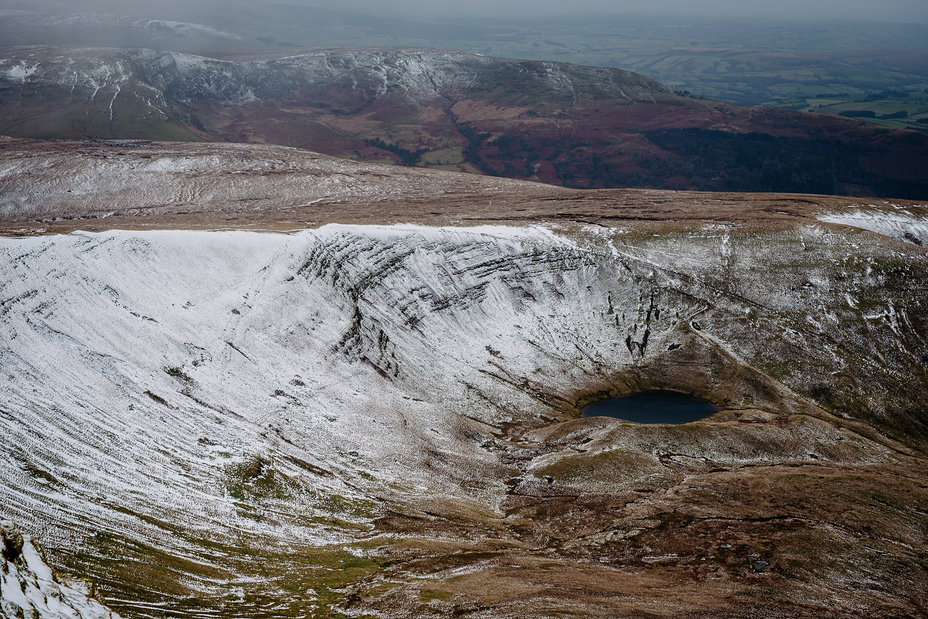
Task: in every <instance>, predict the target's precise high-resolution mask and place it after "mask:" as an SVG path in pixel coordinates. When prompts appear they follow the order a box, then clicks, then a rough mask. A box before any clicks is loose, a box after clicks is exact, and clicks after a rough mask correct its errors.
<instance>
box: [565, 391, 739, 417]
mask: <svg viewBox="0 0 928 619" xmlns="http://www.w3.org/2000/svg"><path fill="white" fill-rule="evenodd" d="M720 410H721V409H720V408H717V407H716V406H715V405H714V404H712V402H707V401H706V400H701V399H699V398H694V397H692V396H689V395H686V394H683V393H677V392H676V391H642V392H641V393H633V394H632V395H626V396H622V397H621V398H613V399H611V400H600V401H599V402H593V403H592V404H587V405H586V406H584V407H583V410H582V411H581V412H580V416H581V417H615V418H617V419H624V420H625V421H634V422H636V423H687V422H689V421H696V420H697V419H703V418H705V417H708V416H709V415H711V414H713V413H717V412H718V411H720Z"/></svg>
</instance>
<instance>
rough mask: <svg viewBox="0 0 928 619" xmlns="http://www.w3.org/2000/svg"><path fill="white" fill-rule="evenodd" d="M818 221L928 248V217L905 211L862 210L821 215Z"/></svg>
mask: <svg viewBox="0 0 928 619" xmlns="http://www.w3.org/2000/svg"><path fill="white" fill-rule="evenodd" d="M818 219H819V221H824V222H828V223H833V224H842V225H845V226H853V227H855V228H861V229H863V230H869V231H870V232H876V233H877V234H882V235H883V236H888V237H892V238H895V239H899V240H900V241H904V242H906V243H910V244H912V245H918V246H919V247H928V217H925V216H918V215H914V214H912V213H909V212H905V211H903V212H901V213H887V212H878V211H870V210H860V211H857V212H853V213H831V214H827V215H820V216H819V217H818Z"/></svg>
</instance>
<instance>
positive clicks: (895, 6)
mask: <svg viewBox="0 0 928 619" xmlns="http://www.w3.org/2000/svg"><path fill="white" fill-rule="evenodd" d="M290 2H293V3H299V4H307V5H314V6H328V7H330V8H331V7H332V5H331V4H330V3H322V2H318V1H315V0H290ZM339 7H340V8H344V9H348V8H359V9H363V10H367V11H371V12H376V13H378V14H389V13H391V12H396V13H402V14H405V15H409V14H419V15H449V16H450V15H468V16H478V15H482V16H492V15H506V16H514V15H518V16H522V17H527V16H533V15H539V16H540V15H544V16H551V15H566V14H571V13H611V14H621V13H650V14H654V13H662V14H667V15H672V16H688V15H693V16H701V17H713V18H717V17H771V18H778V19H798V20H810V19H814V20H820V19H864V20H877V21H896V22H903V23H913V22H917V23H928V0H572V1H570V2H565V1H564V0H466V1H461V0H342V1H341V2H339Z"/></svg>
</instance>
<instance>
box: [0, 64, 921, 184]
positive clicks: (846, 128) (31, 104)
mask: <svg viewBox="0 0 928 619" xmlns="http://www.w3.org/2000/svg"><path fill="white" fill-rule="evenodd" d="M2 56H3V57H2V58H0V114H2V120H0V132H5V133H7V134H10V135H14V136H20V137H39V138H47V137H55V138H60V137H64V138H85V137H96V138H145V139H152V138H155V139H165V138H167V139H173V140H181V141H190V140H210V141H220V140H221V141H232V142H258V143H275V144H281V145H287V146H297V147H300V148H306V149H309V150H314V151H318V152H323V153H326V154H331V155H337V156H341V157H348V158H353V159H360V160H366V161H381V162H394V163H404V164H406V165H413V164H415V165H420V166H425V167H433V168H437V169H448V170H459V171H467V172H474V173H480V174H489V175H494V176H506V177H511V178H521V179H527V180H537V181H542V182H546V183H552V184H561V185H565V186H570V187H584V188H591V187H615V186H618V187H628V186H642V187H653V188H664V189H697V190H715V191H774V192H800V193H829V194H851V195H877V196H892V197H897V198H906V197H909V198H916V199H918V198H923V197H925V196H928V179H926V178H925V174H924V170H925V169H928V136H925V135H922V134H920V133H916V132H906V131H892V130H886V129H881V128H876V127H873V126H868V125H866V124H864V123H861V122H859V121H854V120H851V119H841V118H836V117H828V116H823V115H815V114H805V113H798V112H789V111H785V110H776V109H767V108H739V107H737V106H733V105H730V104H724V103H720V102H714V101H709V100H704V99H698V98H693V97H686V96H680V95H677V94H674V93H672V92H670V91H669V90H668V89H666V88H664V87H663V86H661V85H660V84H658V83H657V82H654V81H653V80H649V79H648V78H645V77H643V76H640V75H637V74H633V73H629V72H624V71H621V70H618V69H604V68H593V67H582V66H578V65H568V64H559V63H551V62H542V61H532V62H529V61H516V60H507V59H497V58H489V57H485V56H481V55H479V54H474V53H470V52H447V51H441V50H409V49H380V50H378V49H341V50H317V51H314V52H310V53H302V54H298V55H286V56H279V57H275V58H262V59H259V60H249V61H235V62H233V61H229V60H215V59H209V58H204V57H197V56H191V55H186V54H180V53H173V52H155V51H151V50H147V51H146V50H121V49H110V50H97V49H91V48H82V49H80V50H78V49H75V48H63V49H56V48H48V47H26V48H5V49H4V50H3V54H2Z"/></svg>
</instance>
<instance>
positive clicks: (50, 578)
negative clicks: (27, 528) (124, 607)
mask: <svg viewBox="0 0 928 619" xmlns="http://www.w3.org/2000/svg"><path fill="white" fill-rule="evenodd" d="M0 543H2V544H0V550H2V551H3V557H2V559H3V563H2V564H0V616H2V617H4V618H6V617H9V618H10V619H14V618H16V617H35V618H37V619H38V618H41V619H119V615H117V614H115V613H113V612H112V611H110V610H109V609H107V608H106V607H104V606H103V605H102V604H100V602H98V601H96V600H94V599H93V598H92V597H91V596H90V591H89V589H88V588H87V586H86V584H85V583H79V582H72V583H67V584H65V583H62V582H60V581H59V579H58V578H56V577H55V575H54V574H53V573H52V569H51V568H50V567H49V566H48V565H47V564H46V563H45V561H44V560H43V558H42V555H41V554H40V552H39V551H38V549H37V548H36V546H35V544H34V543H33V542H32V538H31V537H30V536H28V535H25V536H24V535H22V534H21V533H20V532H19V530H18V529H16V527H15V525H14V524H13V523H12V522H9V521H2V522H0Z"/></svg>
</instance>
